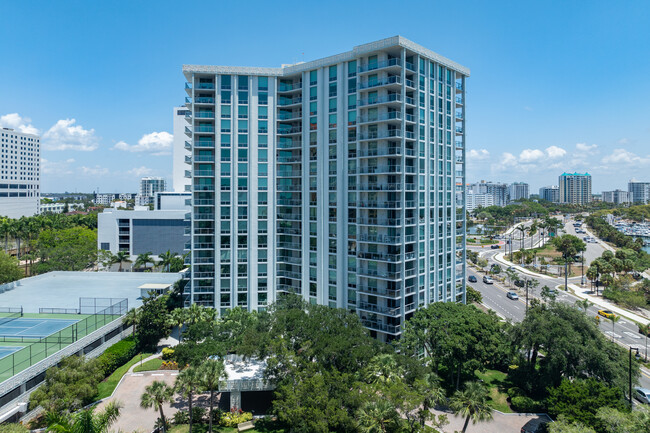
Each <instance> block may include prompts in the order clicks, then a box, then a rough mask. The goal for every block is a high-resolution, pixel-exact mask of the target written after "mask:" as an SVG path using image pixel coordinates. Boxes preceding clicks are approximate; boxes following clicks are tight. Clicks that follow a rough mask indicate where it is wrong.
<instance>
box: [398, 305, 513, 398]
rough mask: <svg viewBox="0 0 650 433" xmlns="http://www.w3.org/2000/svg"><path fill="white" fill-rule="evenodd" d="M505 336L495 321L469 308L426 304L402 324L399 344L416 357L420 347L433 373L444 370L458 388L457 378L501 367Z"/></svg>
mask: <svg viewBox="0 0 650 433" xmlns="http://www.w3.org/2000/svg"><path fill="white" fill-rule="evenodd" d="M505 339H506V338H505V333H504V330H503V326H502V325H501V322H500V321H499V318H498V317H497V316H496V314H494V312H492V311H490V312H489V313H484V312H483V311H480V310H479V309H477V308H476V307H474V306H473V305H463V304H457V303H453V302H437V303H434V304H429V305H428V306H427V307H426V308H421V309H419V310H417V311H416V312H415V314H414V315H413V317H412V318H411V319H410V320H409V321H407V322H406V324H405V325H404V331H403V334H402V339H401V341H400V345H401V347H402V348H403V350H404V351H405V353H408V354H413V355H416V354H418V353H419V351H420V350H421V349H422V348H424V350H425V353H426V354H427V355H428V356H430V357H431V359H432V361H433V367H434V369H435V370H436V372H438V371H439V367H440V366H443V367H445V368H448V373H447V377H448V379H449V381H450V383H455V385H456V388H458V387H460V381H461V376H466V377H469V376H472V375H473V372H474V370H476V369H477V368H483V366H487V365H493V366H497V365H501V364H502V363H503V362H504V360H505V357H506V351H507V348H506V346H505Z"/></svg>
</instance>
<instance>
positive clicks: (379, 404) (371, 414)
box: [357, 398, 399, 433]
mask: <svg viewBox="0 0 650 433" xmlns="http://www.w3.org/2000/svg"><path fill="white" fill-rule="evenodd" d="M357 419H358V420H359V426H360V427H361V431H363V432H366V433H375V432H381V433H386V432H387V431H388V429H389V427H391V426H393V425H396V424H397V423H398V422H399V414H398V413H397V410H396V409H395V406H393V404H392V403H391V402H390V401H388V400H386V399H383V398H381V399H378V400H372V401H369V402H367V403H365V404H364V405H363V406H362V407H361V408H360V409H359V410H358V411H357Z"/></svg>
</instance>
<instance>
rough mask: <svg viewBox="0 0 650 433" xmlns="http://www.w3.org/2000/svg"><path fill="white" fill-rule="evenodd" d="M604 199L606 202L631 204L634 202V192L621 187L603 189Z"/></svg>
mask: <svg viewBox="0 0 650 433" xmlns="http://www.w3.org/2000/svg"><path fill="white" fill-rule="evenodd" d="M603 201H604V202H605V203H614V204H630V203H631V202H632V193H631V192H628V191H622V190H620V189H615V190H614V191H603Z"/></svg>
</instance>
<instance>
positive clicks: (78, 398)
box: [29, 356, 104, 413]
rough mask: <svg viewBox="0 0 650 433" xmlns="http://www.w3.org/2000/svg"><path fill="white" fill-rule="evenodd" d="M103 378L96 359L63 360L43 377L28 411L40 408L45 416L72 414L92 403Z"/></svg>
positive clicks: (77, 358) (75, 357)
mask: <svg viewBox="0 0 650 433" xmlns="http://www.w3.org/2000/svg"><path fill="white" fill-rule="evenodd" d="M103 378H104V374H103V372H102V369H101V367H100V365H99V363H98V362H97V360H95V359H91V360H86V359H85V358H83V357H80V356H70V357H67V358H63V359H62V360H61V362H60V363H59V365H58V366H55V367H51V368H49V369H48V370H47V372H46V373H45V383H44V384H43V385H42V386H40V387H39V388H38V389H36V391H34V392H33V393H32V394H31V395H30V398H29V401H30V407H31V408H35V407H37V406H43V408H44V409H45V410H46V411H48V412H55V413H63V412H74V411H76V410H78V409H81V408H82V407H84V406H85V405H87V404H89V403H91V402H92V399H93V397H94V396H95V395H96V394H97V385H98V384H99V382H100V381H101V380H102V379H103Z"/></svg>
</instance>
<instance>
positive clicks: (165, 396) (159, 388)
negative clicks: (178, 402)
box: [140, 380, 174, 433]
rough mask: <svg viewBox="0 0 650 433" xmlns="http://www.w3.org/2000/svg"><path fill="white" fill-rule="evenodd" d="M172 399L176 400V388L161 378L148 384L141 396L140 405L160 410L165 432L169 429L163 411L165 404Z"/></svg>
mask: <svg viewBox="0 0 650 433" xmlns="http://www.w3.org/2000/svg"><path fill="white" fill-rule="evenodd" d="M172 401H174V388H172V387H171V386H169V385H167V384H166V383H165V382H162V381H160V380H155V381H153V383H152V384H151V385H149V386H147V387H146V388H145V389H144V393H143V394H142V396H141V397H140V407H142V408H144V409H150V408H154V410H157V411H159V412H160V420H161V421H162V426H163V433H165V432H166V431H167V420H166V419H165V413H164V412H163V405H164V404H165V403H171V402H172Z"/></svg>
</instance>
